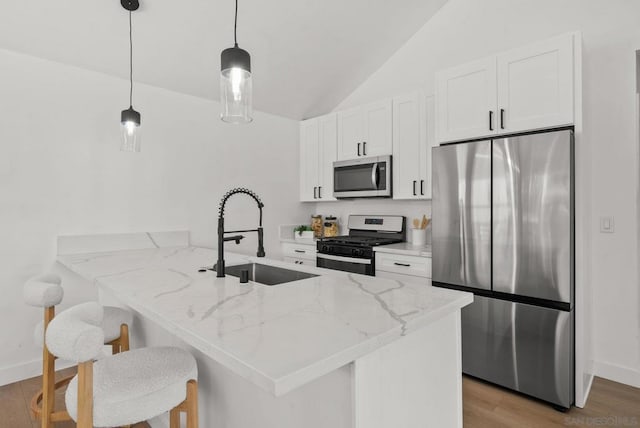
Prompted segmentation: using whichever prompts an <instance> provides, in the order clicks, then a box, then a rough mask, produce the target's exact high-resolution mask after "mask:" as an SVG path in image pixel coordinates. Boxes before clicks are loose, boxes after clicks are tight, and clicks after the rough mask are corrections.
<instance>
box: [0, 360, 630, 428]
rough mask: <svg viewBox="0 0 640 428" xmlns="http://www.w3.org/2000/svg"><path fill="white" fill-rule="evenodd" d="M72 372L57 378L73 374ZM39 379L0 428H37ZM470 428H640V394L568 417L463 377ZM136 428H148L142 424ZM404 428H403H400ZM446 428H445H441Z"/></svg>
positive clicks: (621, 393) (622, 389)
mask: <svg viewBox="0 0 640 428" xmlns="http://www.w3.org/2000/svg"><path fill="white" fill-rule="evenodd" d="M74 370H75V369H67V370H63V371H61V372H59V373H58V376H65V375H67V374H72V373H73V372H74ZM40 382H41V380H40V377H35V378H32V379H28V380H24V381H22V382H17V383H13V384H11V385H6V386H3V387H0V428H38V427H39V425H38V423H37V422H36V421H33V420H32V419H31V415H30V414H29V403H30V401H31V397H32V396H33V394H34V393H35V392H36V391H37V390H38V389H40ZM463 394H464V426H465V428H501V427H508V428H512V427H518V428H521V427H522V428H525V427H536V428H538V427H541V428H542V427H544V428H546V427H550V428H551V427H568V426H572V427H592V426H606V427H610V426H621V427H640V389H637V388H632V387H630V386H626V385H622V384H620V383H616V382H612V381H609V380H605V379H601V378H596V379H595V380H594V382H593V388H592V389H591V395H590V396H589V402H588V403H587V406H586V407H585V408H584V409H578V408H572V409H571V410H569V411H568V412H567V413H561V412H558V411H556V410H554V409H553V408H552V407H551V406H549V405H548V404H546V403H542V402H539V401H536V400H533V399H530V398H527V397H524V396H522V395H519V394H515V393H513V392H511V391H508V390H505V389H502V388H499V387H497V386H493V385H490V384H487V383H485V382H482V381H479V380H476V379H473V378H469V377H466V376H465V377H464V378H463ZM63 406H64V392H63V391H58V393H57V396H56V408H57V409H62V408H64V407H63ZM74 427H75V424H74V423H73V422H62V423H58V424H56V425H55V428H74ZM134 428H149V425H148V424H147V423H141V424H137V425H135V426H134ZM398 428H401V427H398ZM442 428H446V427H442Z"/></svg>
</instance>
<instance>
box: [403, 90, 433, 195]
mask: <svg viewBox="0 0 640 428" xmlns="http://www.w3.org/2000/svg"><path fill="white" fill-rule="evenodd" d="M434 121H435V114H434V98H433V97H424V96H422V95H421V94H417V93H416V94H411V95H405V96H400V97H395V98H394V99H393V198H394V199H431V147H432V146H433V145H434V144H435V131H434V129H435V123H434Z"/></svg>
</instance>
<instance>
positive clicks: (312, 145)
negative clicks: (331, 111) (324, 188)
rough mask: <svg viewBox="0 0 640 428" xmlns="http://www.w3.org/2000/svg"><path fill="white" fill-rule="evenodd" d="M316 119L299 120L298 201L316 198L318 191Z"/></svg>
mask: <svg viewBox="0 0 640 428" xmlns="http://www.w3.org/2000/svg"><path fill="white" fill-rule="evenodd" d="M318 123H319V121H318V119H309V120H305V121H302V122H300V201H301V202H311V201H314V200H316V198H317V191H318V189H317V188H318V173H319V171H318V165H319V161H318V157H319V154H320V153H319V150H318V149H319V147H320V146H319V135H320V134H319V128H318Z"/></svg>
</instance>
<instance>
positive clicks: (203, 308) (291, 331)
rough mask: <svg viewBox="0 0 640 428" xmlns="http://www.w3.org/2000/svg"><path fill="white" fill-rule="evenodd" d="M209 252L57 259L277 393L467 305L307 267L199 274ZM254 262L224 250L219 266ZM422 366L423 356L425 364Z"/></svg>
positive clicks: (461, 299) (455, 297)
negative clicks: (258, 277)
mask: <svg viewBox="0 0 640 428" xmlns="http://www.w3.org/2000/svg"><path fill="white" fill-rule="evenodd" d="M215 260H216V251H215V250H211V249H207V248H200V247H192V246H188V247H169V248H152V249H140V250H125V251H113V252H103V253H91V254H75V255H60V256H58V262H59V263H60V264H62V265H63V266H65V267H67V268H68V269H70V270H71V271H73V272H75V273H76V274H78V275H80V276H81V277H84V278H86V279H88V280H90V281H92V282H93V283H95V284H97V286H99V287H100V289H101V290H103V292H106V293H108V294H111V295H112V296H114V297H115V298H116V299H118V300H120V301H121V302H122V303H123V304H125V305H127V306H129V307H130V308H132V309H133V310H134V311H136V312H138V313H139V314H141V315H142V316H143V317H146V318H148V319H150V320H152V321H153V322H155V323H157V324H159V325H160V326H162V327H163V328H165V329H166V330H168V331H169V332H171V333H173V334H175V335H176V336H178V337H180V338H181V339H182V340H183V341H185V342H186V343H188V344H189V345H191V346H193V347H194V348H196V349H198V350H199V351H201V352H203V353H204V354H206V355H207V356H209V357H210V358H212V359H214V360H215V361H217V362H218V363H219V364H221V365H223V366H225V367H226V368H228V369H229V370H231V371H233V372H234V373H236V374H238V375H240V376H242V377H243V378H245V379H247V380H249V381H251V382H253V383H254V384H256V385H258V386H259V387H261V388H263V389H264V390H266V391H268V392H270V393H272V394H274V395H276V396H280V395H282V394H285V393H287V392H288V391H291V390H293V389H295V388H297V387H299V386H302V385H304V384H305V383H307V382H310V381H312V380H314V379H317V378H319V377H321V376H323V375H325V374H327V373H330V372H332V371H334V370H336V369H338V368H339V367H342V366H344V365H345V364H348V363H350V362H352V361H354V360H356V359H358V358H360V357H362V356H364V355H366V354H368V353H370V352H372V351H374V350H376V349H378V348H380V347H382V346H384V345H385V344H388V343H391V342H393V341H395V340H398V339H400V338H401V337H402V336H404V335H408V334H411V333H412V332H413V331H416V330H418V329H420V328H421V327H424V326H426V325H428V324H430V323H432V322H433V321H435V320H437V319H439V318H441V317H442V316H445V315H447V314H449V313H451V312H452V311H455V310H457V309H459V308H461V307H463V306H466V305H468V304H469V303H471V302H472V300H473V296H472V295H471V294H470V293H463V292H458V291H452V290H447V289H443V288H435V287H431V286H428V285H424V284H411V283H403V282H399V281H396V280H390V279H382V278H375V277H368V276H362V275H355V274H349V273H345V272H340V271H334V270H325V269H319V268H315V267H304V266H296V267H295V269H296V270H301V271H307V272H311V273H317V274H320V276H318V277H315V278H310V279H305V280H300V281H295V282H290V283H287V284H281V285H276V286H265V285H262V284H257V283H252V282H250V283H249V284H240V283H239V281H238V278H236V277H233V276H227V277H226V278H216V276H215V272H211V271H207V272H206V273H199V272H198V269H199V268H200V267H203V266H211V264H212V263H213V261H215ZM247 261H259V262H260V263H264V264H269V265H274V266H280V267H284V268H288V269H293V266H292V265H291V264H286V263H284V262H278V261H273V260H269V259H256V258H254V257H245V256H240V255H234V254H229V255H228V256H227V257H226V263H227V266H230V265H233V264H238V263H245V262H247ZM425 363H426V362H425Z"/></svg>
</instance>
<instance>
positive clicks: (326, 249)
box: [320, 245, 329, 252]
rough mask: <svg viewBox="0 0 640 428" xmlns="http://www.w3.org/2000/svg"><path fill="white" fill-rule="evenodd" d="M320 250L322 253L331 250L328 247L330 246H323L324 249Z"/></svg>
mask: <svg viewBox="0 0 640 428" xmlns="http://www.w3.org/2000/svg"><path fill="white" fill-rule="evenodd" d="M320 250H321V251H324V252H326V251H328V250H329V247H328V246H326V245H323V246H322V248H321V249H320Z"/></svg>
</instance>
